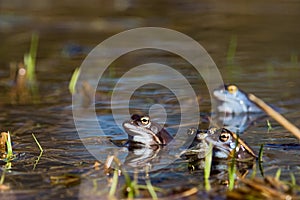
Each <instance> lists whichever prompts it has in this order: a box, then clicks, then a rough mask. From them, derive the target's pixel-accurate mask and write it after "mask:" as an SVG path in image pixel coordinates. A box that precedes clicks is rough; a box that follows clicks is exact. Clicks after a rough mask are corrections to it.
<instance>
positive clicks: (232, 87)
mask: <svg viewBox="0 0 300 200" xmlns="http://www.w3.org/2000/svg"><path fill="white" fill-rule="evenodd" d="M227 90H228V92H229V93H230V94H234V93H236V92H237V90H238V88H237V87H236V86H235V85H229V86H228V87H227Z"/></svg>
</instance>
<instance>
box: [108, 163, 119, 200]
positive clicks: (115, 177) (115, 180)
mask: <svg viewBox="0 0 300 200" xmlns="http://www.w3.org/2000/svg"><path fill="white" fill-rule="evenodd" d="M118 171H119V170H117V169H115V170H114V175H113V179H112V184H111V187H110V190H109V194H108V197H109V198H111V199H112V198H114V197H115V194H116V190H117V185H118V179H119V174H118Z"/></svg>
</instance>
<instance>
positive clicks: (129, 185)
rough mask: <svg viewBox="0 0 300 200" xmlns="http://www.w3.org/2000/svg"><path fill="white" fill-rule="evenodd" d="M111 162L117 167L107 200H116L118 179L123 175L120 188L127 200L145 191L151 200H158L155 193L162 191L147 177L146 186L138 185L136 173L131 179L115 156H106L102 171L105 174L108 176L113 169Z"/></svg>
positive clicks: (114, 170)
mask: <svg viewBox="0 0 300 200" xmlns="http://www.w3.org/2000/svg"><path fill="white" fill-rule="evenodd" d="M113 162H115V164H117V167H116V168H115V169H113V177H112V180H111V185H110V189H109V193H108V198H109V199H116V198H117V195H116V193H117V186H118V183H119V178H120V177H121V175H123V178H124V179H125V184H124V185H123V186H122V188H123V189H122V191H123V195H124V196H125V197H126V198H128V199H133V198H136V197H137V196H139V195H140V190H147V191H148V192H149V194H150V196H151V197H152V199H158V196H157V194H156V191H160V192H163V190H162V189H160V188H157V187H154V186H153V185H152V183H151V180H150V178H149V177H148V178H147V179H146V180H145V183H146V185H142V184H139V183H138V173H137V172H135V173H134V177H133V178H131V177H130V175H129V174H128V173H127V172H126V171H125V170H123V169H122V166H121V162H120V161H119V159H118V158H117V157H115V156H108V158H107V160H106V163H105V166H104V170H105V173H106V174H109V173H108V172H109V171H111V169H112V167H113Z"/></svg>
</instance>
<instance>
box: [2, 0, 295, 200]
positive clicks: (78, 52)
mask: <svg viewBox="0 0 300 200" xmlns="http://www.w3.org/2000/svg"><path fill="white" fill-rule="evenodd" d="M17 2H19V1H17ZM231 2H232V3H234V4H232V5H231V6H229V5H228V4H227V3H228V2H226V3H222V2H219V3H216V2H211V1H204V2H203V1H202V2H199V1H196V0H192V1H188V2H182V1H174V2H169V3H167V2H165V3H162V2H160V1H152V2H150V1H139V2H136V1H129V0H126V1H117V0H116V1H109V2H108V1H93V0H92V1H90V3H86V4H82V2H79V1H78V2H77V3H76V2H74V3H72V5H70V4H67V3H65V2H61V3H58V2H56V3H53V2H52V1H48V0H44V1H43V2H40V3H38V2H36V1H33V0H31V1H27V2H26V3H24V2H22V3H21V2H19V3H20V4H17V3H16V1H1V2H0V7H1V8H0V42H1V47H0V65H1V68H0V108H1V113H0V128H1V131H10V132H11V135H12V141H13V151H14V153H15V154H16V156H17V158H16V159H15V160H14V161H12V168H11V169H10V170H7V169H5V168H4V165H5V163H1V162H0V163H1V166H2V168H1V175H2V176H3V174H4V173H5V179H4V182H3V183H4V184H5V185H7V186H9V189H8V190H6V191H3V192H1V194H0V197H1V199H14V198H15V199H30V198H31V199H34V198H35V199H52V198H60V199H74V198H82V199H86V198H89V199H96V198H98V197H100V198H101V197H102V198H103V196H105V197H106V195H108V193H109V190H110V188H111V187H110V186H111V184H112V175H111V174H110V175H107V174H106V173H105V172H104V170H103V169H104V168H105V167H104V162H100V163H98V165H97V164H95V163H96V162H97V160H96V159H95V158H94V157H93V156H92V155H91V154H90V153H89V152H88V151H87V150H86V146H84V144H85V145H88V148H92V149H93V150H94V151H96V152H98V153H99V154H101V156H103V157H104V158H106V157H107V155H108V154H109V153H113V152H114V149H115V148H116V149H118V148H119V147H117V146H115V147H114V148H107V149H106V148H105V146H101V142H103V140H104V139H103V138H102V137H100V136H99V135H98V130H97V127H93V126H90V125H89V124H90V122H89V121H88V120H86V121H84V123H85V127H86V130H85V132H86V137H85V138H84V139H80V138H79V136H78V133H77V131H78V130H76V128H75V125H74V120H73V116H72V106H71V104H72V99H71V95H70V94H69V91H68V84H69V80H70V78H71V75H72V72H73V71H74V69H75V68H76V67H78V66H80V64H81V62H82V61H83V59H84V57H85V56H86V55H87V54H88V53H89V51H90V49H92V48H93V47H94V46H96V45H97V44H98V43H99V42H101V41H103V40H104V39H106V38H107V37H109V36H111V35H113V34H115V33H118V32H120V31H122V30H126V29H130V28H135V27H141V26H161V27H168V28H173V29H175V30H178V31H182V32H183V33H185V34H188V35H189V36H191V37H193V38H194V39H196V40H197V41H199V42H200V43H201V44H202V45H203V46H205V48H206V49H207V51H208V52H209V53H210V55H211V56H212V58H213V59H214V60H215V62H216V63H217V65H218V66H219V70H220V72H221V73H222V75H223V78H224V81H225V82H230V83H236V84H238V85H239V86H240V87H241V88H243V89H244V90H245V91H248V92H252V93H254V94H256V95H257V96H259V97H261V98H263V99H264V100H265V101H266V102H269V103H271V104H274V105H276V106H278V107H282V108H284V109H286V113H284V115H285V116H286V117H287V118H288V119H289V120H290V121H292V122H293V123H295V125H297V126H298V127H299V126H300V120H299V116H300V106H299V105H300V92H299V86H300V79H299V69H300V68H299V63H298V57H297V56H298V55H299V49H300V46H299V44H300V42H299V37H298V36H299V31H300V28H299V26H298V21H299V20H298V19H299V15H300V14H299V12H298V11H299V9H300V3H298V2H294V1H287V2H283V1H280V2H275V1H270V2H260V1H254V2H253V1H252V2H248V3H245V4H241V3H240V2H236V1H234V0H233V1H231ZM33 31H37V32H38V33H39V38H40V39H39V48H38V53H37V67H36V70H37V73H36V82H37V85H38V90H39V93H38V95H39V101H38V102H34V101H31V100H30V99H29V100H28V101H25V102H18V101H12V97H11V94H12V93H13V92H14V91H13V88H15V85H16V80H14V79H13V78H11V72H10V67H9V64H10V63H11V62H14V63H15V64H14V66H15V67H17V68H18V67H19V64H18V63H22V62H23V56H24V53H25V52H28V48H29V46H30V37H31V34H32V32H33ZM226 54H227V55H226ZM146 62H159V63H162V64H167V65H170V66H172V67H173V68H176V69H177V70H178V71H179V72H180V73H183V74H184V75H185V76H186V77H187V78H188V79H189V81H190V83H191V85H192V87H193V88H194V89H195V90H196V91H197V95H198V97H199V99H198V100H199V102H200V110H201V113H200V116H201V117H202V122H201V124H200V125H199V126H200V128H207V127H208V126H209V117H210V113H211V110H210V107H211V103H210V97H209V93H208V91H207V88H206V85H205V83H204V81H203V80H202V78H201V77H199V76H197V75H195V70H192V69H191V67H190V65H189V64H188V63H187V62H185V61H184V60H182V59H179V58H178V57H176V56H174V55H172V54H170V53H168V52H162V51H151V50H145V51H141V52H131V53H129V54H128V55H126V56H123V57H120V58H119V59H118V60H117V61H116V62H114V63H112V64H111V66H110V68H109V70H107V72H106V73H105V78H104V79H102V80H101V81H102V82H100V83H99V85H98V88H97V92H96V104H95V105H96V113H97V120H98V122H99V124H100V125H101V127H102V129H103V130H104V132H105V140H107V141H108V140H109V139H115V140H124V139H126V138H127V135H126V134H125V133H124V132H123V130H122V129H121V128H120V127H119V126H118V124H116V123H115V121H114V120H113V117H112V115H111V105H110V95H111V93H112V90H113V89H114V86H115V84H116V83H117V81H118V79H119V78H120V77H121V76H122V75H123V74H124V73H125V72H126V71H128V70H129V69H130V68H132V67H134V66H137V65H140V64H143V63H146ZM223 66H224V67H223ZM144 78H145V77H143V76H142V75H141V76H140V77H137V78H136V79H137V80H136V81H139V80H142V79H144ZM148 78H151V79H152V81H153V82H155V81H156V80H159V79H163V78H165V77H160V76H154V77H148ZM19 89H20V88H19ZM121 89H123V90H126V87H125V88H121ZM26 95H28V94H26ZM21 96H22V95H21ZM187 102H188V97H187ZM117 103H119V105H123V102H117ZM154 104H160V105H162V106H163V107H164V108H165V110H166V113H167V119H166V122H165V127H166V129H167V130H168V131H169V132H170V133H172V134H174V133H175V132H176V130H177V128H178V127H176V126H177V125H178V124H180V106H179V105H178V101H177V100H176V99H175V96H174V94H172V93H171V92H170V91H168V90H167V88H165V87H161V86H159V85H155V84H150V85H145V86H143V87H141V88H139V89H138V90H137V91H136V92H135V93H134V94H133V95H132V97H131V102H130V112H131V113H136V112H139V113H147V112H148V110H149V108H150V107H151V105H154ZM187 104H188V103H187ZM118 109H120V110H121V109H127V108H126V107H122V106H120V107H118ZM159 109H160V108H157V110H159ZM153 111H154V114H155V111H156V110H155V109H154V110H153ZM159 111H160V110H159ZM117 117H118V118H120V119H124V120H127V119H128V117H129V116H124V115H119V116H117ZM153 120H155V121H157V122H161V121H163V120H165V119H164V116H159V115H157V116H154V117H153ZM222 120H223V119H222ZM222 120H221V121H222ZM232 120H233V121H232ZM247 120H248V119H246V118H244V117H241V118H238V120H234V118H233V119H232V118H231V117H229V116H228V118H226V119H225V123H228V124H230V125H234V127H238V128H239V130H243V131H241V132H243V134H242V135H241V138H242V139H243V140H245V141H247V143H248V144H249V145H250V146H251V147H252V148H253V149H254V150H255V151H256V152H258V151H259V148H260V145H261V144H265V148H264V161H263V163H262V167H263V169H264V174H265V175H271V176H274V175H275V174H276V171H277V170H278V168H281V177H280V180H286V181H289V180H290V173H293V174H294V175H295V177H296V183H297V184H300V182H299V180H300V179H299V176H300V171H299V164H300V153H299V141H298V140H297V139H295V138H294V137H293V136H292V135H291V134H290V133H288V132H287V131H286V130H284V129H283V128H282V127H281V126H279V125H278V124H277V123H276V122H275V121H273V120H272V119H270V118H268V117H265V118H258V119H255V120H251V119H250V122H249V121H247ZM267 120H269V121H270V123H271V125H272V129H271V130H268V127H267ZM245 121H246V122H245ZM243 123H245V126H243V127H239V125H241V124H243ZM195 126H197V125H195ZM32 133H34V134H35V136H36V138H37V139H38V141H39V142H40V144H41V146H42V148H43V149H44V152H43V154H42V156H41V157H39V155H40V151H39V148H38V146H37V144H36V143H35V141H34V138H33V137H32ZM119 149H120V148H119ZM123 153H124V155H125V156H124V157H126V155H127V153H128V151H127V149H126V148H124V152H123ZM2 164H3V165H2ZM190 167H191V166H190V163H188V162H186V161H184V160H180V159H178V160H176V161H175V162H174V163H173V164H170V165H169V166H168V167H167V168H163V169H160V170H157V171H154V172H151V173H150V174H149V175H150V180H151V183H152V185H153V186H155V187H158V188H161V189H163V191H160V192H158V194H159V195H160V196H162V197H167V196H172V195H175V196H173V197H176V198H183V197H184V196H182V195H183V194H185V193H184V192H185V191H187V194H190V196H187V198H191V199H193V198H199V197H203V198H207V199H209V198H214V197H215V198H220V199H225V197H226V191H227V185H226V183H224V182H222V181H221V180H223V179H221V178H220V176H218V175H220V174H217V175H212V176H211V182H212V188H213V190H212V191H211V192H206V191H205V189H204V185H203V170H202V169H198V170H194V171H190V170H189V169H190ZM226 167H227V166H226ZM217 170H219V171H222V170H221V169H215V171H217ZM247 170H249V173H248V175H247V177H251V174H253V173H254V170H253V168H251V169H247ZM257 170H258V169H257ZM223 171H224V170H223ZM221 175H222V174H221ZM223 176H224V174H223ZM225 176H226V174H225ZM256 176H258V177H260V175H259V173H258V172H256ZM130 177H131V178H134V174H130ZM226 178H227V177H226ZM145 180H147V174H146V173H139V176H138V177H137V182H138V183H140V184H144V183H145ZM125 182H126V180H125V179H124V177H120V178H119V185H118V186H119V187H118V190H117V194H118V197H119V198H121V197H124V196H122V194H123V189H122V185H124V183H125ZM220 182H222V184H220ZM225 182H226V181H225ZM193 188H196V190H195V191H194V190H193V191H191V189H193ZM141 191H147V190H141ZM188 192H191V193H188ZM176 194H177V196H176ZM298 194H299V192H298ZM140 197H150V194H149V193H147V192H141V193H140Z"/></svg>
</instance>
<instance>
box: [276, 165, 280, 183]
mask: <svg viewBox="0 0 300 200" xmlns="http://www.w3.org/2000/svg"><path fill="white" fill-rule="evenodd" d="M280 175H281V168H279V169H278V170H277V172H276V174H275V179H276V180H278V181H279V179H280Z"/></svg>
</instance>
